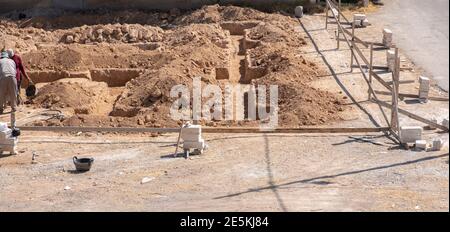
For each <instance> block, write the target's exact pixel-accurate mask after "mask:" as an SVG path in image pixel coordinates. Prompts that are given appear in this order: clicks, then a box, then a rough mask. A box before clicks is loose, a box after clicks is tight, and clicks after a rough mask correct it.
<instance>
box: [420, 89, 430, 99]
mask: <svg viewBox="0 0 450 232" xmlns="http://www.w3.org/2000/svg"><path fill="white" fill-rule="evenodd" d="M428 95H429V92H428V91H419V98H420V99H424V100H427V99H428Z"/></svg>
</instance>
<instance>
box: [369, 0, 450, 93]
mask: <svg viewBox="0 0 450 232" xmlns="http://www.w3.org/2000/svg"><path fill="white" fill-rule="evenodd" d="M383 2H384V4H385V6H384V7H383V9H382V10H381V11H379V12H378V13H376V14H375V15H373V16H371V18H372V20H381V21H382V22H384V23H385V24H386V26H387V27H389V28H390V29H392V31H393V32H394V42H395V43H396V44H397V45H398V47H399V48H400V49H402V50H403V52H404V53H405V54H406V55H407V56H408V57H409V58H410V59H412V60H413V62H414V63H416V64H417V65H419V66H420V67H422V68H423V69H424V70H425V71H426V73H427V75H430V76H432V77H433V79H435V80H436V81H437V83H438V85H439V86H440V87H441V88H442V89H444V90H446V91H447V92H448V89H449V39H448V38H449V37H448V31H449V1H448V0H385V1H383Z"/></svg>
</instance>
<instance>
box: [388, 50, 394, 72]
mask: <svg viewBox="0 0 450 232" xmlns="http://www.w3.org/2000/svg"><path fill="white" fill-rule="evenodd" d="M386 63H387V67H388V68H389V71H391V72H392V71H394V69H395V51H393V50H388V51H387V52H386Z"/></svg>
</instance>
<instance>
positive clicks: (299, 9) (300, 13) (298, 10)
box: [295, 6, 303, 18]
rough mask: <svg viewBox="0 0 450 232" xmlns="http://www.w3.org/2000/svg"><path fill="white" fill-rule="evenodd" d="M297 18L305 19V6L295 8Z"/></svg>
mask: <svg viewBox="0 0 450 232" xmlns="http://www.w3.org/2000/svg"><path fill="white" fill-rule="evenodd" d="M295 17H297V18H301V17H303V6H297V7H295Z"/></svg>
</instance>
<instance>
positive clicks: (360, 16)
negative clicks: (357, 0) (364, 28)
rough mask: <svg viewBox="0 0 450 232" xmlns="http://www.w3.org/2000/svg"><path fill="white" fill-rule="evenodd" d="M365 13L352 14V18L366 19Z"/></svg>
mask: <svg viewBox="0 0 450 232" xmlns="http://www.w3.org/2000/svg"><path fill="white" fill-rule="evenodd" d="M366 18H367V17H366V15H365V14H353V20H360V21H363V20H364V19H366Z"/></svg>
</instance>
